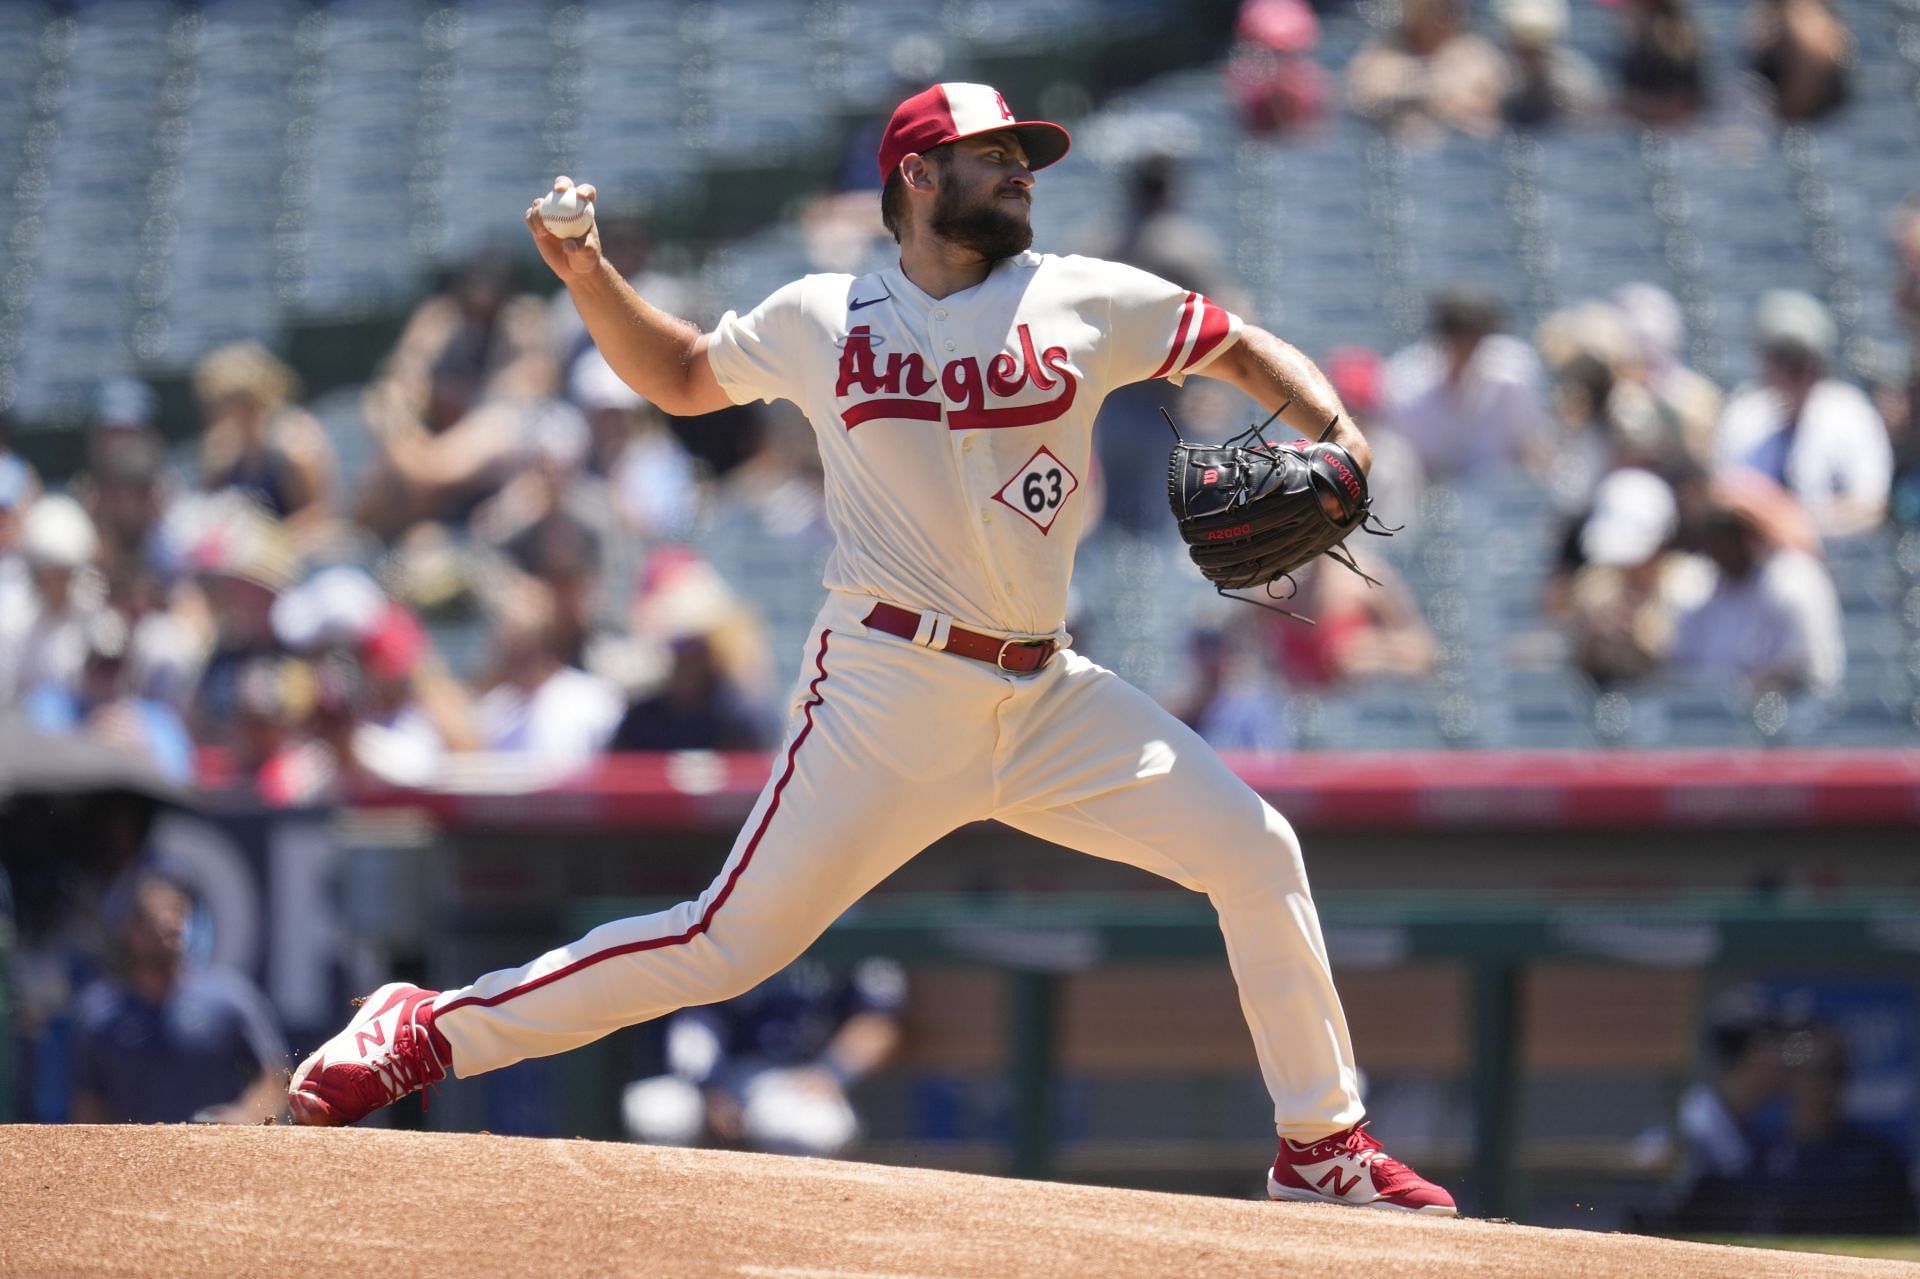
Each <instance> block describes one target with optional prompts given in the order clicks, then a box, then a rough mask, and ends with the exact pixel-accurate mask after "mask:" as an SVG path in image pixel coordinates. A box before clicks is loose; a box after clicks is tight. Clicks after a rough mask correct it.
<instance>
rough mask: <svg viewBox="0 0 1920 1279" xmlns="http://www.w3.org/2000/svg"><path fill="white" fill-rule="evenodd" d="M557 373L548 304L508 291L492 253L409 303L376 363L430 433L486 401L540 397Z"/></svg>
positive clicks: (506, 270)
mask: <svg viewBox="0 0 1920 1279" xmlns="http://www.w3.org/2000/svg"><path fill="white" fill-rule="evenodd" d="M555 376H556V371H555V367H554V360H553V356H552V348H551V346H550V334H549V330H548V328H547V322H546V304H545V303H544V302H542V301H541V300H540V299H539V298H537V297H535V296H533V295H531V294H516V293H515V292H514V291H513V270H512V267H511V265H510V264H509V263H508V261H507V259H506V258H505V257H504V256H501V255H498V254H486V255H482V256H480V257H477V258H475V259H473V260H472V261H470V262H467V263H466V264H464V265H462V266H460V267H458V268H456V269H455V270H454V271H453V272H452V273H451V274H450V275H449V276H448V278H447V280H446V282H445V283H444V284H443V285H442V287H441V288H440V289H439V290H437V291H436V292H435V293H434V294H433V295H432V296H431V297H429V298H427V299H426V300H425V301H423V302H422V303H420V305H419V306H417V307H415V308H414V311H413V314H412V315H411V316H409V317H407V324H406V327H405V329H403V330H402V331H401V334H400V340H399V341H398V342H396V343H395V344H394V348H393V350H392V351H391V352H390V353H389V354H388V356H387V360H386V363H385V365H384V366H383V367H382V369H381V380H382V381H391V382H393V383H395V384H397V387H398V390H399V393H400V395H401V398H402V399H403V400H404V401H405V402H406V404H407V405H409V406H410V409H411V411H412V412H414V413H415V414H417V415H418V416H420V417H421V418H422V419H423V421H424V424H425V427H426V430H427V432H428V433H429V434H431V435H438V434H440V433H441V432H443V431H446V430H447V429H448V428H450V427H452V426H453V424H454V423H456V422H458V421H459V420H460V419H461V418H463V417H465V416H466V414H467V412H468V411H469V410H470V409H472V408H473V407H474V406H475V405H478V404H481V403H484V402H486V401H488V400H493V399H508V400H540V399H544V398H546V397H547V396H549V395H551V394H552V393H553V389H554V381H555Z"/></svg>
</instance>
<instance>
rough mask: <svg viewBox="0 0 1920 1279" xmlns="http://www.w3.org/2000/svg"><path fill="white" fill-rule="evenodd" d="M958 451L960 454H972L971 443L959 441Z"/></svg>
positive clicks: (966, 440)
mask: <svg viewBox="0 0 1920 1279" xmlns="http://www.w3.org/2000/svg"><path fill="white" fill-rule="evenodd" d="M960 451H961V452H962V453H971V452H973V441H972V440H971V439H965V440H962V441H960Z"/></svg>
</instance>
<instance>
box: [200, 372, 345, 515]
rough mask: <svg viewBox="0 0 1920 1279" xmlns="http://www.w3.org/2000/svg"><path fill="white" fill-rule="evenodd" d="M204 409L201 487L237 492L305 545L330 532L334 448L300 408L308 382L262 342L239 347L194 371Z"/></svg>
mask: <svg viewBox="0 0 1920 1279" xmlns="http://www.w3.org/2000/svg"><path fill="white" fill-rule="evenodd" d="M193 392H194V396H195V397H196V398H197V399H198V401H199V404H200V416H201V421H202V423H203V429H202V431H201V434H200V487H201V488H202V489H203V490H204V491H206V492H208V493H225V492H233V493H238V494H240V495H241V496H243V497H245V498H247V499H248V500H249V501H252V502H254V503H256V504H258V505H259V506H260V507H262V508H263V509H264V510H266V511H267V512H268V513H269V514H271V515H272V516H273V517H274V518H275V519H277V520H280V521H282V522H283V523H284V524H285V526H286V529H287V532H288V533H289V534H290V535H291V536H292V537H293V539H294V541H295V543H296V544H297V545H300V546H303V547H311V546H314V545H316V544H317V543H318V541H319V540H320V539H321V538H322V537H323V536H325V535H326V533H327V532H328V529H327V521H328V520H329V519H330V518H331V516H332V512H331V508H330V502H331V497H332V487H333V475H334V470H335V465H334V457H333V445H332V444H331V443H329V442H328V440H327V435H326V431H325V429H324V428H322V427H321V425H320V423H319V422H317V421H315V420H314V418H313V415H312V414H310V413H308V412H307V411H306V410H305V409H303V408H301V407H299V405H298V404H297V403H296V400H297V399H298V398H299V393H300V380H299V378H298V377H296V376H295V375H294V372H293V370H292V369H290V368H288V367H287V366H286V365H285V364H284V363H282V362H281V361H280V360H278V359H276V358H275V357H274V356H273V354H272V353H271V352H269V351H268V350H267V349H266V348H265V347H264V346H261V345H260V344H259V343H258V342H235V343H233V344H232V345H230V346H223V347H221V348H219V349H218V350H216V351H213V352H210V353H209V354H207V355H206V356H203V357H202V358H201V360H200V362H199V363H198V364H196V365H195V366H194V370H193Z"/></svg>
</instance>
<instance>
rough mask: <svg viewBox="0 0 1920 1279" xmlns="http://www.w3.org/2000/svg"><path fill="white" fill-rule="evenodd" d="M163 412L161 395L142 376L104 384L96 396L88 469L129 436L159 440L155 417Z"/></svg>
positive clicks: (95, 467)
mask: <svg viewBox="0 0 1920 1279" xmlns="http://www.w3.org/2000/svg"><path fill="white" fill-rule="evenodd" d="M159 413H160V397H159V395H158V394H156V393H155V392H154V389H153V388H152V387H151V386H149V385H148V384H147V383H145V382H143V381H141V380H140V379H139V378H131V377H116V378H108V379H107V380H106V381H104V382H102V383H101V384H100V387H99V390H98V391H97V392H95V394H94V399H93V423H92V425H91V427H90V428H89V429H88V431H87V469H88V470H97V469H98V468H99V465H100V461H101V456H102V454H103V453H104V452H105V451H107V450H110V449H113V448H117V447H119V446H120V445H122V444H123V443H124V442H125V441H126V440H127V439H129V438H145V439H147V440H151V441H155V442H157V441H158V439H159V435H160V433H159V431H158V430H156V429H155V428H154V419H155V418H157V417H158V416H159Z"/></svg>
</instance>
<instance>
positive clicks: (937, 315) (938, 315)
mask: <svg viewBox="0 0 1920 1279" xmlns="http://www.w3.org/2000/svg"><path fill="white" fill-rule="evenodd" d="M933 318H934V319H936V320H944V319H946V318H947V308H945V307H944V306H943V307H941V308H940V309H939V310H938V311H935V312H934V313H933Z"/></svg>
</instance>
